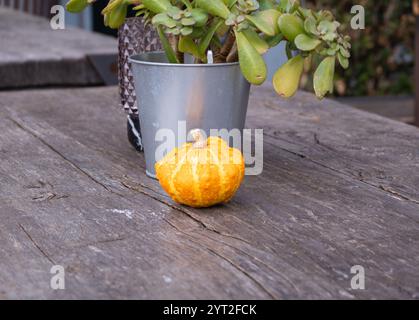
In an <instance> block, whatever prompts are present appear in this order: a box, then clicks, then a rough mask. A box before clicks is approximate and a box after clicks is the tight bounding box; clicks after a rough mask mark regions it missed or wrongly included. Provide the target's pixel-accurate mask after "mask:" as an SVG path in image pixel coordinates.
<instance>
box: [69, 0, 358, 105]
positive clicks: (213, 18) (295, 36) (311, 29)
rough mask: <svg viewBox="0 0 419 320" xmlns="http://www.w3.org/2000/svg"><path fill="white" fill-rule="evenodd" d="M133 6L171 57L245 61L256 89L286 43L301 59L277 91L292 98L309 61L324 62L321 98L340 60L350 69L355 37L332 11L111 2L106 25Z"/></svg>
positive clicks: (78, 1) (278, 0)
mask: <svg viewBox="0 0 419 320" xmlns="http://www.w3.org/2000/svg"><path fill="white" fill-rule="evenodd" d="M93 1H94V0H87V2H86V0H84V1H82V0H71V1H70V2H69V3H68V5H67V8H68V9H69V10H71V11H80V10H83V9H84V8H85V7H86V6H87V4H88V3H91V2H93ZM129 7H131V8H132V10H134V11H135V12H136V15H137V16H143V17H144V19H145V20H146V22H147V23H152V24H153V25H154V26H155V27H156V28H157V30H158V33H159V36H160V39H161V41H162V44H163V47H164V50H165V52H166V55H167V58H168V60H169V62H171V63H182V62H183V61H184V54H189V55H192V56H193V57H194V58H195V62H196V63H206V55H207V51H208V49H211V50H212V51H213V53H214V60H215V62H216V63H223V62H235V61H239V63H240V67H241V70H242V73H243V75H244V77H245V78H246V79H247V80H248V81H249V82H250V83H252V84H254V85H260V84H262V83H263V82H265V80H266V77H267V67H266V64H265V62H264V59H263V57H262V55H263V54H264V53H266V52H267V51H268V50H269V49H270V48H271V47H274V46H276V45H277V44H278V43H279V42H280V41H282V40H285V41H287V49H288V52H289V53H291V52H292V51H299V55H297V56H296V57H295V58H292V57H291V54H290V58H291V60H290V61H289V62H288V63H286V64H285V65H284V66H282V67H281V68H280V69H279V70H278V71H277V72H276V74H275V78H274V88H275V90H276V91H277V92H278V94H279V95H281V96H283V97H291V96H293V95H294V94H295V92H296V91H297V89H298V85H299V83H300V79H301V75H302V72H303V66H304V62H305V60H311V59H312V58H313V57H314V58H316V59H320V60H322V61H323V62H322V63H321V64H320V65H319V67H318V68H317V70H316V71H315V73H314V91H315V92H316V95H317V96H318V97H319V98H323V97H324V96H325V94H326V93H328V92H332V91H333V79H334V72H335V65H336V61H338V62H339V64H340V65H341V66H342V67H344V68H347V67H348V64H349V57H350V48H351V45H350V38H349V37H348V36H343V35H342V34H341V33H340V31H339V27H340V23H339V22H337V21H335V19H334V17H333V15H332V13H331V12H330V11H326V10H319V11H314V10H311V9H306V8H303V7H301V6H300V3H299V1H297V0H263V1H257V0H211V1H208V0H109V3H108V5H107V7H106V8H105V9H104V10H103V14H104V16H105V22H106V24H107V25H108V26H109V27H111V28H118V27H119V26H121V25H122V24H123V22H124V20H125V17H126V14H127V9H128V8H129Z"/></svg>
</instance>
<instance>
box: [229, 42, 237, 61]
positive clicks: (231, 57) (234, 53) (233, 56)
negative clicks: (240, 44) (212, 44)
mask: <svg viewBox="0 0 419 320" xmlns="http://www.w3.org/2000/svg"><path fill="white" fill-rule="evenodd" d="M238 60H239V51H238V50H237V44H236V43H235V44H234V45H233V48H232V49H231V51H230V53H229V54H228V56H227V60H226V61H227V62H236V61H238Z"/></svg>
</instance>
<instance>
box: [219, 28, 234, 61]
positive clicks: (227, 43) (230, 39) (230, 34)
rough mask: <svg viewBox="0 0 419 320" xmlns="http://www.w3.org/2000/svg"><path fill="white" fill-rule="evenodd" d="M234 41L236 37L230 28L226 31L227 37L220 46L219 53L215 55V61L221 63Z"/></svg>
mask: <svg viewBox="0 0 419 320" xmlns="http://www.w3.org/2000/svg"><path fill="white" fill-rule="evenodd" d="M235 42H236V37H235V36H234V33H233V32H232V31H231V29H230V30H229V31H228V35H227V38H226V40H225V42H224V44H223V46H222V47H221V50H220V52H219V54H218V55H217V56H216V57H215V63H223V62H225V61H226V59H227V56H228V55H229V53H230V51H231V49H232V48H233V46H234V44H235Z"/></svg>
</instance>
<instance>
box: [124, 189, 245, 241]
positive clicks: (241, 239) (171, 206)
mask: <svg viewBox="0 0 419 320" xmlns="http://www.w3.org/2000/svg"><path fill="white" fill-rule="evenodd" d="M120 183H121V185H122V186H124V187H125V188H127V189H130V190H132V191H136V192H139V193H141V194H143V195H145V196H148V197H151V198H152V199H154V200H156V201H158V202H160V203H163V204H165V205H167V206H169V207H170V208H172V209H174V210H176V211H178V212H180V213H182V214H184V215H186V216H187V217H189V218H190V219H192V220H193V221H195V222H196V223H197V224H198V225H200V226H201V227H202V228H203V229H205V230H208V231H211V232H213V233H216V234H218V235H220V236H223V237H228V238H231V239H235V240H238V241H241V242H244V243H246V244H249V245H251V243H250V242H249V241H247V240H245V239H243V238H240V237H237V236H234V235H231V234H227V233H224V232H221V231H218V230H217V229H215V228H212V227H210V226H208V225H207V224H205V223H204V222H203V221H201V220H199V219H198V218H196V217H194V216H193V215H192V214H191V213H189V212H188V211H187V210H186V209H184V208H181V207H178V206H175V205H173V204H171V203H170V202H169V201H165V200H163V199H160V198H158V197H156V196H153V195H151V194H150V193H147V192H145V191H144V190H141V189H140V188H138V187H135V186H132V185H130V184H128V183H127V182H125V181H120ZM138 185H139V186H141V187H142V188H145V189H148V190H150V191H153V192H155V191H154V190H153V189H151V188H149V187H147V186H146V185H144V184H141V183H140V184H138Z"/></svg>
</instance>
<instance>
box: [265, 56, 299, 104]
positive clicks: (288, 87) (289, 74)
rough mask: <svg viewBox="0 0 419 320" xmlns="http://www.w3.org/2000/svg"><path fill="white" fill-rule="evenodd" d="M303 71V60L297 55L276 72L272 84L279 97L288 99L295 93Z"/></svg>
mask: <svg viewBox="0 0 419 320" xmlns="http://www.w3.org/2000/svg"><path fill="white" fill-rule="evenodd" d="M303 70H304V58H303V57H302V56H301V55H298V56H295V57H294V58H292V59H290V60H289V61H288V62H287V63H285V64H284V65H283V66H281V67H280V68H279V69H278V70H277V71H276V73H275V75H274V77H273V81H272V82H273V85H274V88H275V91H276V92H277V93H278V95H279V96H281V97H283V98H290V97H292V96H293V95H294V94H295V93H296V92H297V90H298V86H299V84H300V79H301V75H302V73H303Z"/></svg>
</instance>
